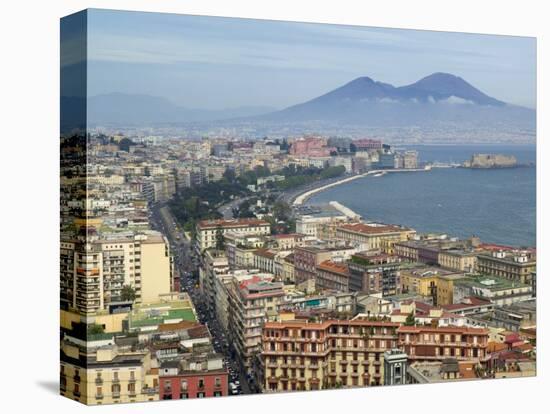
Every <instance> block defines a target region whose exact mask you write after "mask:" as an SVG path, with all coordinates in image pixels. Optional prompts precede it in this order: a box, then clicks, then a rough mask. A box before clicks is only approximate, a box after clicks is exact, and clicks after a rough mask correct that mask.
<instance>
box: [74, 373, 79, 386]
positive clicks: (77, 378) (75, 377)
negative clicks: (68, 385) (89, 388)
mask: <svg viewBox="0 0 550 414" xmlns="http://www.w3.org/2000/svg"><path fill="white" fill-rule="evenodd" d="M73 381H74V382H75V383H77V384H80V375H75V376H73Z"/></svg>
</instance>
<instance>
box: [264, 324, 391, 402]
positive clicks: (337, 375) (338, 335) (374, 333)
mask: <svg viewBox="0 0 550 414" xmlns="http://www.w3.org/2000/svg"><path fill="white" fill-rule="evenodd" d="M398 327H399V324H395V323H391V322H379V321H368V320H329V321H326V322H322V323H309V322H299V321H289V322H268V323H266V324H265V326H264V329H263V335H262V354H261V356H262V361H263V367H264V375H263V378H264V389H265V390H266V391H268V392H269V391H272V392H273V391H301V390H319V389H328V388H336V387H340V386H343V387H353V386H367V385H382V384H383V382H384V381H383V378H384V372H383V371H384V366H383V360H384V352H385V351H386V350H390V349H392V348H395V346H396V345H397V334H396V330H397V328H398Z"/></svg>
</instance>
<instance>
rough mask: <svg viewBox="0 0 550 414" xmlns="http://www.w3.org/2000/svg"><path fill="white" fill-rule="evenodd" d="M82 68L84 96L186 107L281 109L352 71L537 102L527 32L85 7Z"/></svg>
mask: <svg viewBox="0 0 550 414" xmlns="http://www.w3.org/2000/svg"><path fill="white" fill-rule="evenodd" d="M68 63H70V62H68ZM88 68H89V69H88V93H89V95H92V96H93V95H97V94H103V93H110V92H123V93H139V94H148V95H154V96H161V97H165V98H168V99H170V100H171V101H173V102H174V103H177V104H179V105H182V106H185V107H188V108H207V109H223V108H231V107H240V106H269V107H275V108H283V107H286V106H289V105H293V104H296V103H300V102H304V101H306V100H308V99H311V98H313V97H316V96H318V95H320V94H323V93H325V92H328V91H329V90H331V89H334V88H336V87H338V86H341V85H342V84H344V83H346V82H349V81H350V80H352V79H354V78H356V77H359V76H369V77H371V78H373V79H375V80H379V81H383V82H387V83H391V84H393V85H395V86H400V85H404V84H408V83H412V82H414V81H416V80H418V79H420V78H422V77H424V76H427V75H429V74H431V73H433V72H449V73H452V74H454V75H457V76H461V77H462V78H464V79H465V80H467V81H468V82H470V83H472V84H473V85H474V86H476V87H477V88H479V89H481V90H482V91H483V92H485V93H487V94H488V95H491V96H493V97H495V98H497V99H501V100H503V101H506V102H509V103H513V104H518V105H523V106H528V107H531V108H534V107H535V104H536V92H535V91H536V73H535V71H536V41H535V39H534V38H526V37H512V36H493V35H478V34H463V33H446V32H433V31H411V30H399V29H381V28H370V27H357V26H338V25H324V24H311V23H292V22H278V21H260V20H247V19H230V18H217V17H200V16H185V15H174V14H160V13H159V14H157V13H142V12H119V11H107V10H94V9H92V10H91V11H90V12H89V15H88Z"/></svg>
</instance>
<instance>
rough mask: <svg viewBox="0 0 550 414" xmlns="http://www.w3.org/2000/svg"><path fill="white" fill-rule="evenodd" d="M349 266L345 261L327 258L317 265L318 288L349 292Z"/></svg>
mask: <svg viewBox="0 0 550 414" xmlns="http://www.w3.org/2000/svg"><path fill="white" fill-rule="evenodd" d="M349 279H350V274H349V268H348V265H347V264H346V263H345V262H342V261H340V262H335V261H332V260H325V261H324V262H321V263H320V264H319V265H318V266H317V275H316V277H315V287H316V289H331V290H336V291H338V292H349Z"/></svg>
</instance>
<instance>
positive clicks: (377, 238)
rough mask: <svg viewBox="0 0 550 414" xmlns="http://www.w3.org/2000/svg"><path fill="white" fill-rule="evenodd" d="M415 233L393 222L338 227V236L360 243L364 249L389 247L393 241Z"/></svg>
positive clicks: (403, 239) (405, 238)
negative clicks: (392, 223)
mask: <svg viewBox="0 0 550 414" xmlns="http://www.w3.org/2000/svg"><path fill="white" fill-rule="evenodd" d="M415 233H416V231H415V230H412V229H409V228H407V227H400V226H395V225H391V224H379V223H355V224H344V225H342V226H340V227H338V228H337V229H336V238H338V239H341V240H345V241H348V242H351V243H358V244H360V245H361V247H362V248H363V249H364V250H373V249H381V248H386V249H389V248H391V247H392V245H393V243H396V242H400V241H405V240H407V239H409V238H410V237H412V236H413V235H414V234H415Z"/></svg>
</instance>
